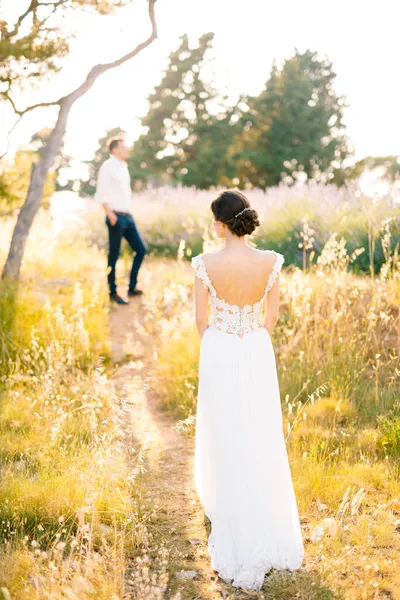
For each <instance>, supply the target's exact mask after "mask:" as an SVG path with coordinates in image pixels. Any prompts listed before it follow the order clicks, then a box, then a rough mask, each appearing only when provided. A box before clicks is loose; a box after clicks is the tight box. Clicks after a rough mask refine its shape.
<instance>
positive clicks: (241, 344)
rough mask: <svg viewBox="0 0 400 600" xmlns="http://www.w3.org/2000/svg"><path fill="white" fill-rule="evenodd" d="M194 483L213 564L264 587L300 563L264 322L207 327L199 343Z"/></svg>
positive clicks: (240, 583) (238, 583) (243, 583)
mask: <svg viewBox="0 0 400 600" xmlns="http://www.w3.org/2000/svg"><path fill="white" fill-rule="evenodd" d="M194 482H195V488H196V491H197V493H198V496H199V500H200V502H201V504H202V506H203V509H204V512H205V514H206V515H207V517H208V518H209V519H210V521H211V534H210V536H209V539H208V551H209V554H210V557H211V567H212V568H213V569H214V570H215V571H218V573H219V575H220V577H221V578H222V579H224V580H225V581H227V582H231V583H232V585H233V586H235V587H242V588H248V589H256V590H257V589H260V588H261V587H262V585H263V581H264V575H265V574H266V573H267V572H268V571H269V570H270V569H271V568H275V569H289V570H294V569H297V568H299V567H300V565H301V563H302V560H303V554H304V547H303V540H302V534H301V529H300V522H299V514H298V509H297V504H296V498H295V494H294V489H293V484H292V478H291V472H290V467H289V462H288V455H287V451H286V446H285V439H284V433H283V423H282V409H281V403H280V394H279V384H278V378H277V370H276V363H275V354H274V349H273V346H272V341H271V338H270V335H269V333H268V331H267V330H266V329H265V328H264V327H262V328H260V329H256V330H254V331H250V332H248V333H245V334H244V335H243V337H239V336H238V335H235V334H230V333H225V332H223V331H220V330H219V329H216V328H213V327H209V328H208V329H207V330H206V331H205V332H204V334H203V337H202V340H201V346H200V360H199V389H198V403H197V416H196V438H195V457H194Z"/></svg>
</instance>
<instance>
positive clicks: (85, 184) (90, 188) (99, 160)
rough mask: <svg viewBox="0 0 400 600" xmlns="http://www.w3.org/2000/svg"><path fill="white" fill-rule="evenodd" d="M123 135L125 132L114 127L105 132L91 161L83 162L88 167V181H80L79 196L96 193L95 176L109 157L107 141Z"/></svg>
mask: <svg viewBox="0 0 400 600" xmlns="http://www.w3.org/2000/svg"><path fill="white" fill-rule="evenodd" d="M125 134H126V132H125V131H123V130H122V129H120V128H119V127H115V128H114V129H110V130H109V131H107V132H106V134H105V135H104V136H103V137H101V138H100V139H99V146H98V148H97V150H96V152H95V155H94V158H93V159H92V160H87V161H85V163H86V164H87V166H88V171H89V179H87V180H86V181H81V183H80V188H79V191H80V193H81V194H83V195H84V196H93V195H94V194H95V193H96V181H97V174H98V172H99V169H100V167H101V165H102V164H103V162H104V161H105V160H106V158H108V155H109V152H108V148H107V141H108V140H109V139H110V138H112V137H115V136H122V137H123V136H124V135H125Z"/></svg>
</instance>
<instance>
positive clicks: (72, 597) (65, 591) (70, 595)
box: [62, 587, 79, 600]
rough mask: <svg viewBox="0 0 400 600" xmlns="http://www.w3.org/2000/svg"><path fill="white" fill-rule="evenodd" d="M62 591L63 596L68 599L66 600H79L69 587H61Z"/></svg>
mask: <svg viewBox="0 0 400 600" xmlns="http://www.w3.org/2000/svg"><path fill="white" fill-rule="evenodd" d="M62 591H63V594H64V596H66V597H67V598H68V600H79V596H77V595H76V594H75V592H74V590H73V589H71V588H70V587H63V588H62Z"/></svg>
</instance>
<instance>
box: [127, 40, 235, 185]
mask: <svg viewBox="0 0 400 600" xmlns="http://www.w3.org/2000/svg"><path fill="white" fill-rule="evenodd" d="M213 38H214V34H213V33H207V34H204V35H203V36H202V37H201V38H200V40H199V43H198V46H197V47H194V48H193V47H191V46H190V44H189V39H188V36H187V35H184V36H183V37H182V38H181V44H180V46H179V48H178V49H177V50H176V51H174V52H172V53H171V55H170V57H169V65H168V68H167V70H166V72H165V74H164V77H163V79H162V81H161V83H160V85H158V86H157V87H156V89H155V90H154V92H153V93H152V94H151V95H150V96H149V99H148V100H149V111H148V113H147V115H146V116H145V117H144V118H143V119H142V126H143V127H144V128H145V129H146V131H145V133H143V135H142V136H140V138H139V139H138V140H137V142H136V143H135V144H134V147H133V151H132V155H131V158H130V160H129V164H130V169H131V175H132V177H133V179H136V180H141V181H149V180H152V179H155V180H156V181H158V182H163V181H164V182H171V181H172V182H179V183H182V184H183V185H189V186H191V185H195V186H196V187H198V188H207V187H210V186H211V185H217V183H218V181H219V179H220V177H221V174H222V173H223V172H224V171H225V169H228V170H229V165H228V164H227V162H226V151H227V148H228V147H229V145H230V143H231V141H232V136H233V133H234V127H233V126H232V117H233V115H235V114H236V113H237V108H236V107H233V108H227V107H226V106H225V98H224V97H223V96H221V94H220V93H219V92H217V91H216V90H215V89H214V88H213V86H212V85H211V83H210V82H208V81H207V80H206V78H205V75H204V66H205V63H206V60H207V54H208V53H209V50H210V49H211V48H212V42H213ZM208 64H209V63H208Z"/></svg>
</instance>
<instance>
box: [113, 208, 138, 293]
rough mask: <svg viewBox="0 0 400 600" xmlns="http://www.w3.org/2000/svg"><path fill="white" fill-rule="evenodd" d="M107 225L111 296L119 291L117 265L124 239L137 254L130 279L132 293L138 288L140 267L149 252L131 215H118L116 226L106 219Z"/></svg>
mask: <svg viewBox="0 0 400 600" xmlns="http://www.w3.org/2000/svg"><path fill="white" fill-rule="evenodd" d="M106 224H107V227H108V239H109V247H108V275H107V279H108V286H109V288H110V294H115V293H116V291H117V285H116V283H115V265H116V264H117V260H118V257H119V253H120V249H121V241H122V238H123V237H124V238H125V239H126V240H127V242H128V244H129V245H130V247H131V248H132V250H133V252H134V253H135V257H134V259H133V263H132V269H131V274H130V279H129V291H132V290H134V289H135V287H136V282H137V276H138V273H139V269H140V265H141V264H142V262H143V259H144V256H145V254H146V252H147V246H146V244H145V242H144V241H143V240H142V238H141V237H140V234H139V232H138V230H137V228H136V224H135V221H134V220H133V217H132V216H131V215H117V222H116V223H115V225H111V223H110V220H109V218H108V217H106Z"/></svg>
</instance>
